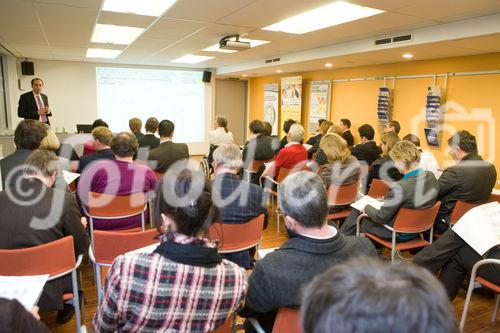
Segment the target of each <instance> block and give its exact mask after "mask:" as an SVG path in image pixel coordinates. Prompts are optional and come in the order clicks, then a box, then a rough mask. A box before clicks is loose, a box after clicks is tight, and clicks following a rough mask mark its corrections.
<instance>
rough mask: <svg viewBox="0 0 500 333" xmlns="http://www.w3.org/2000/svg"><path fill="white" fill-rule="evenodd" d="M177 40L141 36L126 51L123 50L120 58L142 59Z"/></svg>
mask: <svg viewBox="0 0 500 333" xmlns="http://www.w3.org/2000/svg"><path fill="white" fill-rule="evenodd" d="M174 42H175V41H173V40H172V41H164V40H157V39H146V38H143V37H141V38H139V39H137V40H136V41H135V42H134V43H133V44H132V45H130V46H129V47H128V48H127V49H126V50H125V51H123V52H122V53H121V54H120V55H119V56H118V58H120V59H126V60H129V61H142V60H143V59H146V58H147V57H149V56H152V55H153V54H156V53H158V52H160V51H161V50H162V49H164V48H165V47H167V46H169V45H171V44H172V43H174Z"/></svg>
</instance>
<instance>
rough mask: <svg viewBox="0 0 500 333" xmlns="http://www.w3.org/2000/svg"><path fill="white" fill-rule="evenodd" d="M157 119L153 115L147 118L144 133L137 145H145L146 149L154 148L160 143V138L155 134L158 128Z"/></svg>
mask: <svg viewBox="0 0 500 333" xmlns="http://www.w3.org/2000/svg"><path fill="white" fill-rule="evenodd" d="M158 125H159V122H158V119H156V118H155V117H151V118H148V120H146V124H145V125H144V126H145V128H146V134H144V135H143V136H141V137H140V138H139V147H146V148H147V149H148V150H151V149H155V148H156V147H158V146H159V145H160V139H158V138H157V137H156V135H155V133H156V131H157V130H158Z"/></svg>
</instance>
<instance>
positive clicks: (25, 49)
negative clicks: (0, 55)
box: [10, 43, 52, 59]
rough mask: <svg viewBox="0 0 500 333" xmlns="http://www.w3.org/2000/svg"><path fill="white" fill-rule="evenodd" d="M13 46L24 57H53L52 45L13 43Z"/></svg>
mask: <svg viewBox="0 0 500 333" xmlns="http://www.w3.org/2000/svg"><path fill="white" fill-rule="evenodd" d="M10 45H11V46H12V47H14V48H15V49H16V50H17V51H18V52H19V53H20V55H21V57H23V58H25V57H26V58H37V59H38V58H41V57H43V58H44V59H50V58H52V52H51V50H50V46H46V45H32V44H20V43H11V44H10Z"/></svg>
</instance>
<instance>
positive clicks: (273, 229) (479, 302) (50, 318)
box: [41, 218, 500, 333]
mask: <svg viewBox="0 0 500 333" xmlns="http://www.w3.org/2000/svg"><path fill="white" fill-rule="evenodd" d="M285 240H286V233H285V229H284V225H283V220H281V225H280V232H279V233H278V232H277V226H276V222H275V219H274V218H271V219H270V221H269V226H268V228H267V229H266V230H265V231H264V235H263V240H262V247H263V248H270V247H279V246H280V245H281V244H282V243H283V242H284V241H285ZM84 261H85V260H84ZM82 276H83V290H84V294H85V299H86V304H85V308H84V324H85V325H86V327H87V330H88V332H93V330H92V318H93V316H94V312H95V309H96V303H97V302H96V292H95V287H94V282H93V281H94V279H93V270H92V266H91V265H90V264H88V263H85V262H84V263H83V264H82ZM464 298H465V291H464V290H461V291H460V293H459V295H458V296H457V298H456V299H455V300H454V301H453V306H454V308H455V317H456V319H457V322H458V321H459V320H460V316H461V314H462V307H463V303H464ZM494 303H495V302H494V300H493V299H489V298H486V297H484V296H481V295H476V294H473V296H472V302H471V306H470V307H469V313H468V316H467V322H466V324H465V332H471V333H472V332H478V333H498V332H500V322H499V320H498V319H497V322H496V324H491V323H490V320H491V315H492V312H493V308H494V305H495V304H494ZM41 316H42V320H43V321H44V322H45V323H46V324H47V326H49V328H50V329H51V330H52V331H53V332H55V333H63V332H74V331H75V321H74V319H72V320H71V321H70V322H68V323H66V324H64V325H59V324H57V323H56V322H55V313H42V314H41Z"/></svg>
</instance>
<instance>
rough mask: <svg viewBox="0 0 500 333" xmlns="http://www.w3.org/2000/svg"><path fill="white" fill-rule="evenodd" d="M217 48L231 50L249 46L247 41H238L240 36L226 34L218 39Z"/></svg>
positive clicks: (245, 48) (246, 48) (242, 49)
mask: <svg viewBox="0 0 500 333" xmlns="http://www.w3.org/2000/svg"><path fill="white" fill-rule="evenodd" d="M219 48H221V49H223V50H231V51H244V50H248V49H249V48H250V43H249V42H243V41H240V36H238V35H234V36H226V37H224V38H222V39H221V40H220V41H219Z"/></svg>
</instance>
